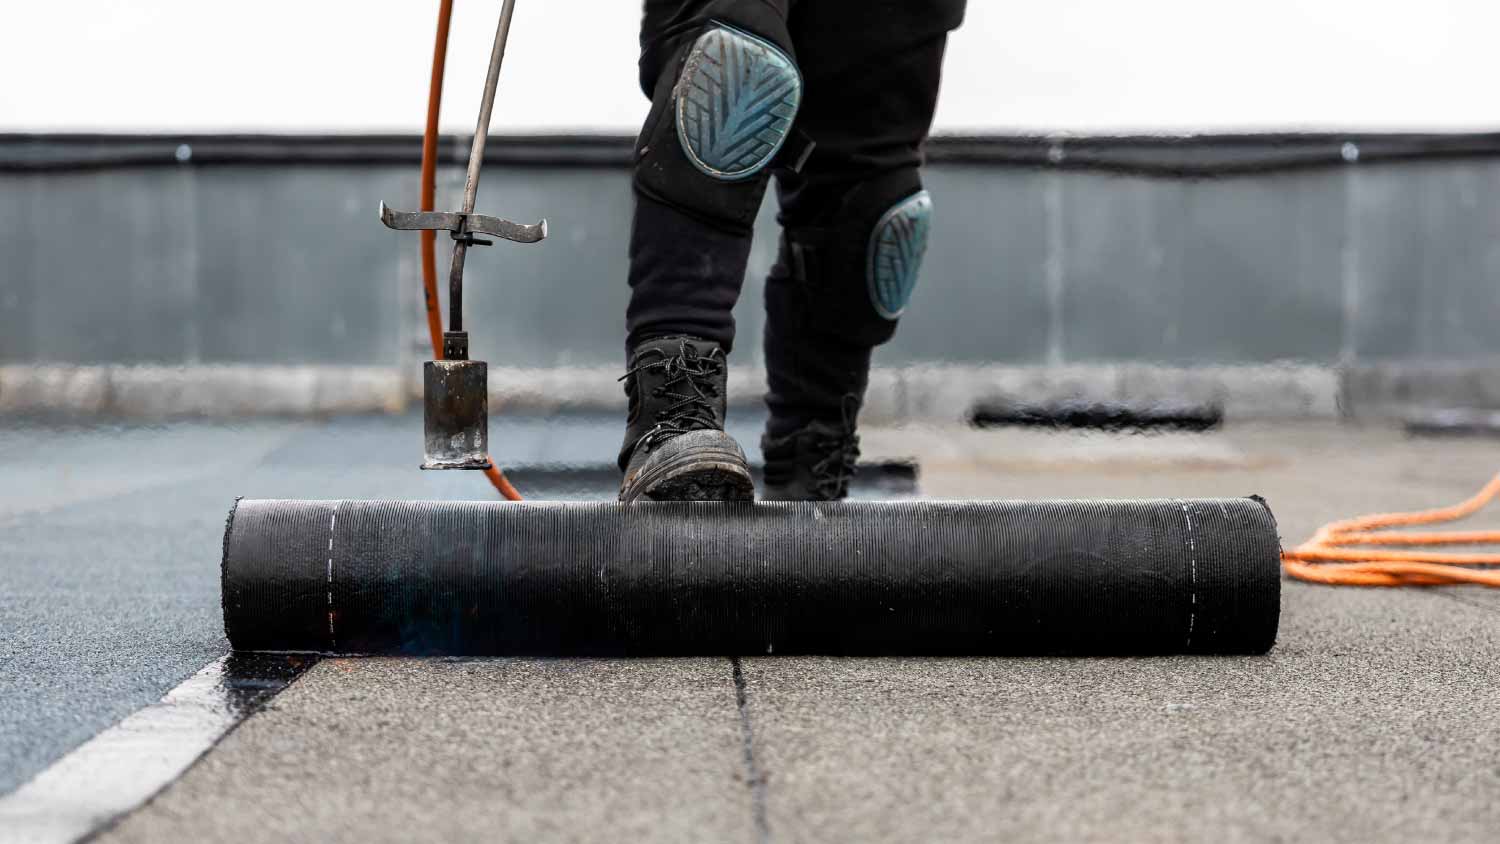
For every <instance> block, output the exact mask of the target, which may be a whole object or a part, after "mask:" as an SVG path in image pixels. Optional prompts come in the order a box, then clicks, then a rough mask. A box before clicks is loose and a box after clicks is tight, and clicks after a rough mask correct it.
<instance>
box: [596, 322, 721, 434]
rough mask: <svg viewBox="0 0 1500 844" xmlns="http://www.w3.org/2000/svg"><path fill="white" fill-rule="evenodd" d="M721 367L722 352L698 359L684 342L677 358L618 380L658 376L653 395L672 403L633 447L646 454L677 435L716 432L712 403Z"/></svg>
mask: <svg viewBox="0 0 1500 844" xmlns="http://www.w3.org/2000/svg"><path fill="white" fill-rule="evenodd" d="M724 367H725V361H724V356H723V353H722V352H720V351H718V350H717V349H715V350H714V351H713V352H711V353H709V354H708V355H700V354H698V351H697V350H696V349H694V348H693V347H692V346H690V345H688V344H687V342H686V341H684V342H683V343H682V344H681V345H680V346H679V347H678V351H677V354H676V356H673V357H661V358H658V359H656V360H653V361H648V362H646V363H640V364H637V365H636V366H635V367H634V368H632V369H630V370H628V371H627V372H626V373H625V374H624V375H622V376H620V378H619V380H621V381H624V380H625V379H626V378H629V377H631V376H632V375H640V374H642V373H653V374H660V375H661V376H662V379H663V380H662V382H661V383H660V384H659V385H657V386H656V388H655V389H654V390H652V395H653V396H655V397H656V398H669V399H672V400H673V401H672V404H669V405H667V407H665V408H664V409H662V410H661V411H660V412H659V413H657V415H656V422H655V424H654V425H653V426H652V427H651V429H650V430H649V431H647V432H646V433H645V434H643V435H642V436H641V438H640V439H639V440H637V441H636V447H637V448H644V449H646V450H647V451H649V450H651V449H653V448H655V447H656V446H657V445H659V444H660V443H662V442H664V441H666V440H669V439H671V438H673V437H675V436H677V435H678V434H685V433H687V432H689V431H702V430H705V429H710V430H717V429H718V428H719V427H720V424H719V419H718V416H717V415H716V414H715V412H714V400H715V399H717V398H718V396H719V391H718V388H717V387H715V386H714V379H716V378H718V377H720V376H722V375H723V374H724ZM636 383H640V382H639V381H637V382H636Z"/></svg>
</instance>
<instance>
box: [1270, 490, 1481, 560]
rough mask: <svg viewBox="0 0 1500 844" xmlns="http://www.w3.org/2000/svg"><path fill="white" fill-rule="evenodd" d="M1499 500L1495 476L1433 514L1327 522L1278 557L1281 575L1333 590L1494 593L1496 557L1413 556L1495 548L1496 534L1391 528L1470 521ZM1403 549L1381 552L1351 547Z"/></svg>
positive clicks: (1424, 511)
mask: <svg viewBox="0 0 1500 844" xmlns="http://www.w3.org/2000/svg"><path fill="white" fill-rule="evenodd" d="M1496 495H1500V474H1497V475H1495V477H1493V478H1491V479H1490V482H1489V483H1487V484H1485V485H1484V488H1483V489H1481V490H1479V492H1477V493H1475V494H1474V496H1473V497H1472V498H1470V499H1468V500H1467V501H1463V502H1461V503H1458V504H1455V505H1453V506H1451V507H1440V508H1438V509H1436V510H1422V511H1418V512H1413V513H1377V514H1374V515H1370V516H1360V517H1358V518H1354V519H1345V520H1343V521H1337V522H1330V523H1328V524H1326V525H1324V526H1323V527H1321V528H1319V529H1318V532H1317V533H1315V534H1313V537H1312V538H1311V539H1309V540H1308V541H1306V542H1304V543H1302V544H1301V545H1298V546H1297V547H1296V548H1292V549H1290V550H1287V551H1283V552H1282V553H1281V563H1282V566H1283V567H1284V569H1285V570H1286V573H1287V574H1288V575H1289V576H1291V577H1294V578H1297V579H1298V580H1307V581H1311V582H1313V583H1327V584H1332V585H1337V586H1442V585H1452V584H1464V583H1467V584H1477V585H1480V586H1495V587H1500V570H1494V569H1476V568H1471V567H1473V566H1500V553H1496V554H1454V553H1444V552H1437V551H1421V550H1418V549H1420V548H1422V547H1424V546H1442V545H1500V530H1488V531H1484V530H1476V531H1453V532H1450V533H1430V532H1429V533H1419V532H1409V533H1408V532H1395V531H1389V530H1384V529H1385V528H1393V527H1410V526H1413V525H1432V524H1441V523H1443V522H1453V521H1457V520H1459V519H1462V518H1465V517H1467V516H1471V515H1473V514H1474V513H1476V512H1478V511H1479V510H1481V509H1483V508H1484V506H1485V505H1486V504H1488V503H1490V501H1492V500H1494V498H1495V496H1496ZM1372 545H1373V546H1381V545H1383V546H1387V547H1403V548H1406V549H1410V550H1401V551H1385V550H1376V549H1372V548H1364V549H1359V548H1353V547H1351V546H1372Z"/></svg>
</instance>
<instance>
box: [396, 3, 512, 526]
mask: <svg viewBox="0 0 1500 844" xmlns="http://www.w3.org/2000/svg"><path fill="white" fill-rule="evenodd" d="M452 18H453V0H442V2H441V3H440V4H439V5H438V20H437V40H436V43H435V44H434V45H433V48H432V78H431V80H430V81H429V83H428V86H427V125H426V128H425V129H424V130H423V132H422V186H421V192H422V196H421V206H420V207H421V209H422V210H423V211H431V210H432V209H433V203H434V201H435V197H436V194H437V152H438V150H437V144H438V115H439V114H440V113H441V112H442V108H443V69H444V66H445V65H446V64H447V60H448V24H449V22H450V21H451V20H452ZM422 298H423V301H424V302H425V303H426V307H427V333H428V334H429V335H431V338H432V358H433V360H442V359H443V315H442V312H441V310H440V309H439V306H438V290H437V232H435V231H423V232H422ZM484 476H485V477H486V478H489V479H490V483H491V484H493V485H494V487H495V489H496V490H498V491H499V493H500V494H501V495H503V496H505V497H506V498H507V499H509V500H511V501H520V500H521V493H519V492H517V491H516V488H515V487H514V486H511V483H510V479H509V478H506V477H505V473H504V472H502V471H500V468H499V467H498V466H496V465H495V458H494V457H490V467H489V468H488V469H485V470H484Z"/></svg>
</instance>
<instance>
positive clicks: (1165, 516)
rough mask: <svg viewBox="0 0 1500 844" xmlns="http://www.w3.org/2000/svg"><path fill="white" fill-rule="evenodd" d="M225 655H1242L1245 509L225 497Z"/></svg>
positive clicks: (1272, 591) (1258, 508) (1246, 632)
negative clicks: (228, 648) (228, 503)
mask: <svg viewBox="0 0 1500 844" xmlns="http://www.w3.org/2000/svg"><path fill="white" fill-rule="evenodd" d="M223 603H224V627H225V631H226V633H227V635H228V637H229V641H230V643H231V644H232V645H233V647H234V648H235V649H236V650H240V651H310V652H321V653H338V654H432V655H438V654H441V655H467V656H485V655H543V656H567V655H590V656H635V655H640V656H646V655H657V656H661V655H706V654H714V655H748V654H845V655H856V654H861V655H865V654H870V655H873V654H886V655H900V654H910V655H919V654H934V655H935V654H954V655H958V654H962V655H987V654H997V655H998V654H1015V655H1022V654H1080V655H1082V654H1094V655H1112V654H1120V655H1125V654H1138V655H1147V654H1259V653H1264V652H1266V651H1267V650H1269V649H1270V648H1271V646H1272V645H1273V643H1274V642H1275V639H1276V629H1277V623H1278V618H1279V605H1280V543H1279V539H1278V536H1277V532H1276V523H1275V520H1274V519H1273V518H1272V515H1271V512H1270V510H1269V509H1268V508H1267V507H1266V506H1265V504H1264V503H1263V502H1262V501H1261V500H1260V499H1258V498H1231V499H1192V500H1175V499H1162V500H1147V501H887V502H878V501H859V502H839V503H755V504H749V503H725V504H720V503H665V502H660V503H656V502H653V503H640V504H632V505H619V504H613V503H576V502H532V501H527V502H503V501H501V502H398V501H292V500H248V499H247V500H241V501H238V502H236V504H235V507H234V509H233V510H232V511H231V512H230V516H229V522H228V525H227V527H226V529H225V535H224V557H223Z"/></svg>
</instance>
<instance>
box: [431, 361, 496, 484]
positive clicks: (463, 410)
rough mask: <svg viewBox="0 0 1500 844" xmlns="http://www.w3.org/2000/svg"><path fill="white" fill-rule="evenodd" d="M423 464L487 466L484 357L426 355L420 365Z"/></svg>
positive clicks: (488, 453) (487, 393) (486, 375)
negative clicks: (424, 362)
mask: <svg viewBox="0 0 1500 844" xmlns="http://www.w3.org/2000/svg"><path fill="white" fill-rule="evenodd" d="M422 375H423V379H422V405H423V423H424V429H425V430H424V434H425V436H424V441H425V443H426V452H427V453H426V456H425V459H424V460H423V461H422V468H423V469H488V468H489V467H490V442H489V440H490V424H489V413H490V400H489V384H488V367H487V366H486V365H485V362H484V361H482V360H430V361H428V362H427V364H426V366H425V367H424V368H423V372H422Z"/></svg>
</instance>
